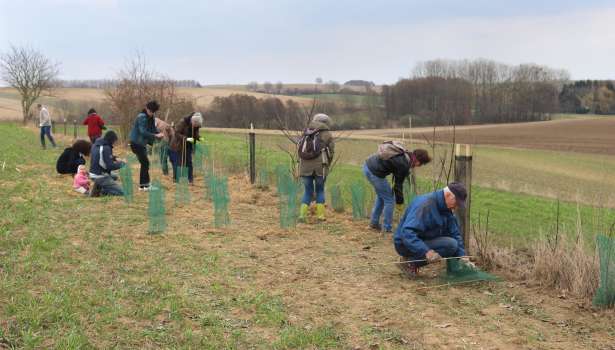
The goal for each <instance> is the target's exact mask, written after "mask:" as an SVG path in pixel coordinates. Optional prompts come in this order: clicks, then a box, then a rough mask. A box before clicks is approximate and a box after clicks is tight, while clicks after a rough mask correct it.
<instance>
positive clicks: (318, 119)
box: [312, 113, 331, 127]
mask: <svg viewBox="0 0 615 350" xmlns="http://www.w3.org/2000/svg"><path fill="white" fill-rule="evenodd" d="M312 121H313V122H321V123H324V124H325V125H327V126H328V127H331V118H329V116H328V115H326V114H324V113H318V114H316V115H314V117H312Z"/></svg>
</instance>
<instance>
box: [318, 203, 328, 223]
mask: <svg viewBox="0 0 615 350" xmlns="http://www.w3.org/2000/svg"><path fill="white" fill-rule="evenodd" d="M316 218H318V220H320V221H325V220H327V218H325V205H324V204H316Z"/></svg>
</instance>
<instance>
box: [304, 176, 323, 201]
mask: <svg viewBox="0 0 615 350" xmlns="http://www.w3.org/2000/svg"><path fill="white" fill-rule="evenodd" d="M301 180H302V181H303V188H304V191H303V198H302V199H301V203H303V204H307V205H309V204H310V203H311V202H312V197H314V191H316V203H318V204H323V203H324V202H325V177H324V176H314V175H312V176H301Z"/></svg>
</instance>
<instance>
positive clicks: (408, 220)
mask: <svg viewBox="0 0 615 350" xmlns="http://www.w3.org/2000/svg"><path fill="white" fill-rule="evenodd" d="M466 197H467V191H466V188H465V187H464V185H463V184H462V183H459V182H451V183H450V184H448V186H447V187H445V188H444V189H442V190H438V191H435V192H431V193H427V194H424V195H421V196H418V197H416V198H415V199H414V200H413V201H412V203H411V204H410V206H409V207H408V208H407V209H406V211H405V213H404V215H403V216H402V218H401V221H400V223H399V226H398V227H397V231H395V235H394V237H393V242H394V244H395V250H396V251H397V253H398V254H399V255H401V259H400V260H401V261H400V264H399V265H398V266H399V267H400V269H401V270H402V272H404V274H405V275H406V276H408V277H409V278H413V277H416V276H417V275H418V272H419V267H421V266H424V265H426V264H428V263H434V262H437V261H439V260H440V259H442V258H450V257H463V256H464V255H465V250H464V246H463V239H462V237H461V233H460V232H459V225H458V223H457V218H456V217H455V215H453V210H455V209H456V208H457V207H463V206H465V200H466ZM416 260H420V261H416ZM409 261H413V262H409Z"/></svg>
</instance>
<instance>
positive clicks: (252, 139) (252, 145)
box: [249, 123, 256, 184]
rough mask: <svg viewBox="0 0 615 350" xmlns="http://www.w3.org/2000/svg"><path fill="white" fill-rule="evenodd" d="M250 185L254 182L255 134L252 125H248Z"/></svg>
mask: <svg viewBox="0 0 615 350" xmlns="http://www.w3.org/2000/svg"><path fill="white" fill-rule="evenodd" d="M249 135H250V183H251V184H254V183H255V182H256V134H255V133H254V125H253V124H252V123H250V134H249Z"/></svg>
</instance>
